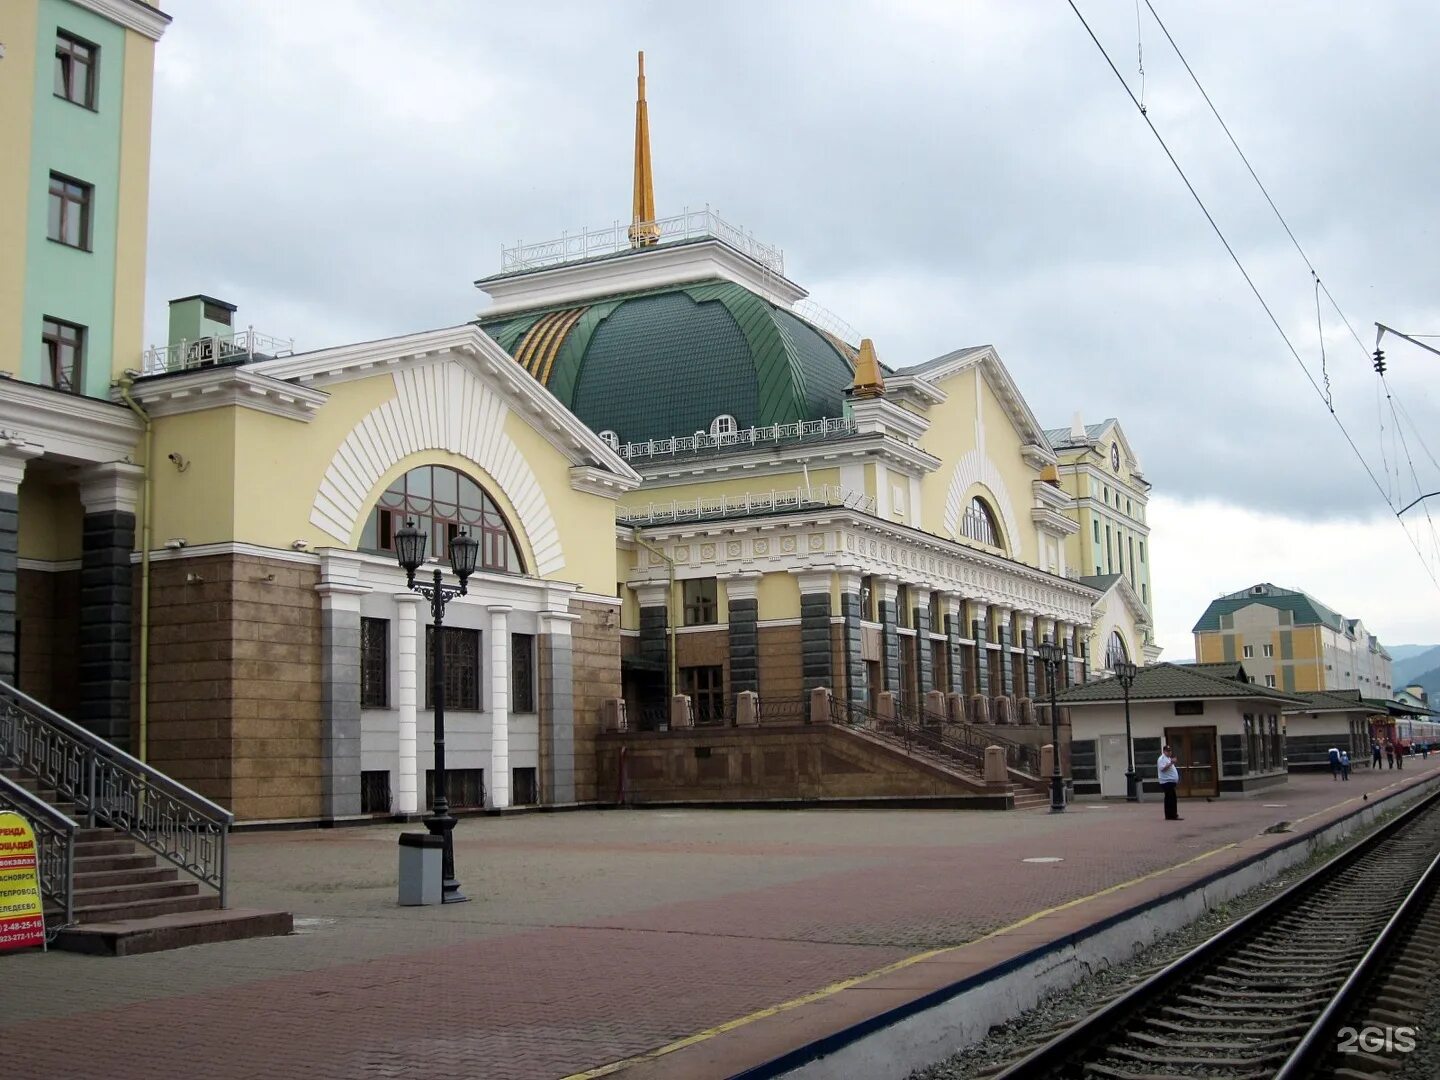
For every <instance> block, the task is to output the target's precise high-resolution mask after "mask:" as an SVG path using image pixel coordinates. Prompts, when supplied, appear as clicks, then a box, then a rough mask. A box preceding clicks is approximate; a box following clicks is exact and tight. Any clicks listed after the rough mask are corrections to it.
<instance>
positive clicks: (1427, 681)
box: [1395, 667, 1440, 709]
mask: <svg viewBox="0 0 1440 1080" xmlns="http://www.w3.org/2000/svg"><path fill="white" fill-rule="evenodd" d="M1417 683H1418V684H1419V685H1420V686H1423V687H1424V688H1425V691H1426V693H1427V694H1429V697H1430V707H1431V708H1432V709H1433V708H1435V707H1436V702H1440V667H1433V668H1431V669H1430V670H1429V671H1425V672H1422V673H1421V674H1419V675H1416V676H1415V677H1414V678H1412V679H1408V680H1406V682H1404V683H1403V684H1402V683H1401V682H1399V681H1398V680H1397V681H1396V683H1395V689H1397V690H1399V689H1401V687H1402V686H1413V685H1415V684H1417Z"/></svg>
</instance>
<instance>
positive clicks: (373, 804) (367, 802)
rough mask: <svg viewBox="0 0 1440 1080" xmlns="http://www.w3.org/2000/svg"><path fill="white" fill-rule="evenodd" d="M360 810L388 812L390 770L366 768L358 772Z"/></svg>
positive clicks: (368, 812)
mask: <svg viewBox="0 0 1440 1080" xmlns="http://www.w3.org/2000/svg"><path fill="white" fill-rule="evenodd" d="M360 812H361V813H362V814H388V813H390V770H389V769H376V770H374V771H370V770H366V771H364V772H362V773H361V774H360Z"/></svg>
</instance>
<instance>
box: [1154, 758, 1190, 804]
mask: <svg viewBox="0 0 1440 1080" xmlns="http://www.w3.org/2000/svg"><path fill="white" fill-rule="evenodd" d="M1175 766H1176V761H1175V757H1174V753H1173V751H1171V749H1170V747H1169V745H1168V744H1167V745H1165V746H1162V747H1161V748H1160V758H1159V760H1158V761H1156V762H1155V771H1156V772H1157V773H1158V774H1159V777H1160V790H1161V791H1163V792H1164V793H1165V820H1166V821H1183V820H1185V819H1184V818H1182V817H1181V816H1180V808H1179V806H1178V805H1177V804H1176V801H1175V785H1176V784H1178V783H1180V770H1179V769H1177V768H1176V767H1175Z"/></svg>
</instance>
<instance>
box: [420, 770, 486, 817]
mask: <svg viewBox="0 0 1440 1080" xmlns="http://www.w3.org/2000/svg"><path fill="white" fill-rule="evenodd" d="M445 800H446V801H447V802H448V803H449V804H450V808H451V809H452V810H453V809H455V808H457V807H459V808H464V807H476V806H484V805H485V770H484V769H446V770H445ZM425 805H426V806H434V805H435V770H434V769H426V770H425Z"/></svg>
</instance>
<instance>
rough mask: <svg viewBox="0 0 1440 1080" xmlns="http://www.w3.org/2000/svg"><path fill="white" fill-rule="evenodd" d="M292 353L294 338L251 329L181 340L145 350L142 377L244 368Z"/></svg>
mask: <svg viewBox="0 0 1440 1080" xmlns="http://www.w3.org/2000/svg"><path fill="white" fill-rule="evenodd" d="M294 351H295V339H294V338H278V337H273V336H271V335H270V334H262V333H260V332H259V331H258V330H256V329H255V328H254V327H253V326H251V327H247V328H246V329H244V330H236V331H235V332H234V333H233V334H214V335H211V336H210V337H202V338H194V339H193V340H186V339H184V338H181V339H180V340H179V341H177V342H176V343H175V344H173V345H158V346H156V345H152V346H151V347H150V348H148V349H146V350H145V364H144V373H145V374H146V375H164V374H166V373H167V372H171V371H192V370H195V369H197V368H206V367H215V366H216V365H219V364H244V363H249V362H250V361H251V360H254V359H255V358H256V357H259V358H260V359H262V360H269V359H271V358H273V357H276V356H289V355H290V354H291V353H293V352H294Z"/></svg>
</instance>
